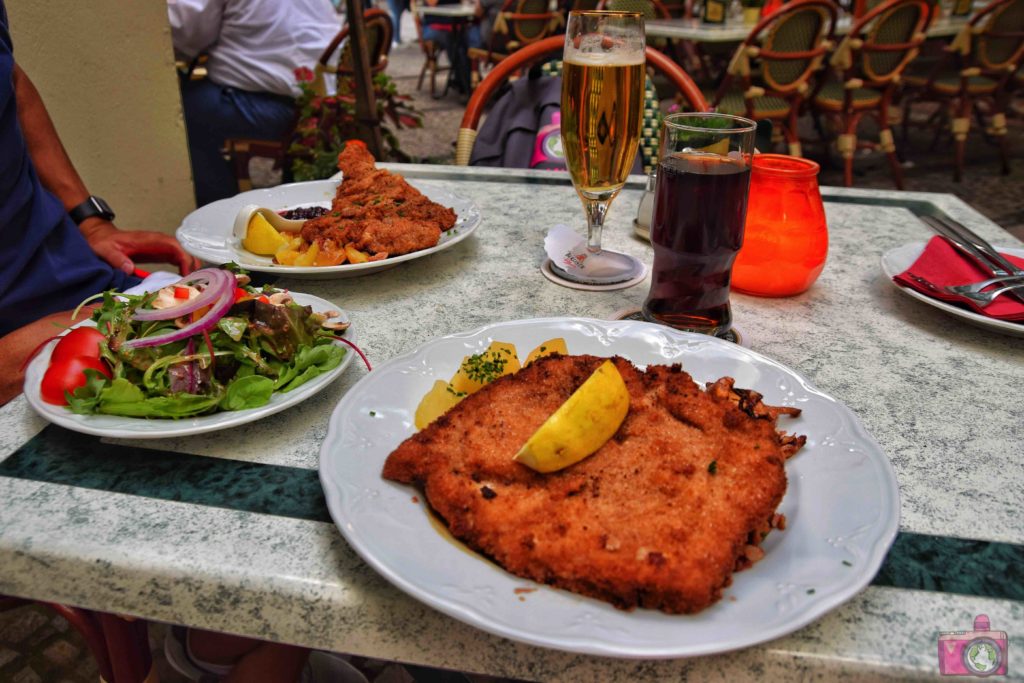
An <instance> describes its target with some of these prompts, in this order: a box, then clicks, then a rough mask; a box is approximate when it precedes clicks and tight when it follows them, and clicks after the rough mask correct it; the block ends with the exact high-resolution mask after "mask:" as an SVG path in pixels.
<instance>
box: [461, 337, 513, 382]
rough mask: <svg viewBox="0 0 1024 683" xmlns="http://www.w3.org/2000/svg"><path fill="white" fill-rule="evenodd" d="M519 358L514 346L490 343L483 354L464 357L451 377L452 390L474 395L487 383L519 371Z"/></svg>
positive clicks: (505, 343)
mask: <svg viewBox="0 0 1024 683" xmlns="http://www.w3.org/2000/svg"><path fill="white" fill-rule="evenodd" d="M519 367H520V366H519V356H518V355H517V353H516V347H515V345H514V344H509V343H508V342H500V341H492V342H491V345H490V346H488V347H487V350H485V351H484V352H483V353H478V354H475V355H472V356H466V357H465V358H463V359H462V363H460V364H459V370H458V372H456V373H455V376H454V377H452V382H451V384H452V389H454V390H455V391H456V392H458V393H463V394H472V393H475V392H476V391H478V390H479V389H480V387H482V386H483V385H485V384H487V383H488V382H493V381H494V380H496V379H498V378H499V377H502V376H504V375H511V374H512V373H513V372H518V371H519Z"/></svg>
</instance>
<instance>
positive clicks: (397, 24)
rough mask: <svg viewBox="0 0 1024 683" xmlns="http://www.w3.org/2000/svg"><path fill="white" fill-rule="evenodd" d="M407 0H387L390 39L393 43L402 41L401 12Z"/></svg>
mask: <svg viewBox="0 0 1024 683" xmlns="http://www.w3.org/2000/svg"><path fill="white" fill-rule="evenodd" d="M407 2H408V0H388V9H390V10H391V24H392V26H391V28H392V29H393V30H392V32H391V40H392V41H393V42H395V43H400V42H402V12H404V11H405V9H406V7H408V5H407Z"/></svg>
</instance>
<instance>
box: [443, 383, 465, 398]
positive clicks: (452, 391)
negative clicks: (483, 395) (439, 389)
mask: <svg viewBox="0 0 1024 683" xmlns="http://www.w3.org/2000/svg"><path fill="white" fill-rule="evenodd" d="M445 389H446V390H447V391H448V393H449V394H454V395H455V396H458V397H459V398H462V397H463V396H468V395H469V394H468V393H466V392H465V391H455V390H454V389H452V385H451V384H449V385H448V386H446V387H445Z"/></svg>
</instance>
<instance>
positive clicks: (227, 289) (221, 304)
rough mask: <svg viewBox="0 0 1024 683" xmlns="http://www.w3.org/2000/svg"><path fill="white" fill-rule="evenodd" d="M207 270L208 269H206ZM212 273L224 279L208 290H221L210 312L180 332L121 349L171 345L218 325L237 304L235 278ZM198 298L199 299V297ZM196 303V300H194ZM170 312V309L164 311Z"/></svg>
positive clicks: (136, 341) (133, 341)
mask: <svg viewBox="0 0 1024 683" xmlns="http://www.w3.org/2000/svg"><path fill="white" fill-rule="evenodd" d="M204 270H206V269H204ZM209 270H211V271H212V272H217V273H222V274H223V279H222V280H221V282H219V283H211V284H210V285H209V287H208V288H214V287H216V288H218V289H219V290H220V298H219V299H217V301H216V302H215V303H214V304H213V305H212V306H210V310H208V311H207V312H206V314H205V315H204V316H203V317H202V318H200V319H199V320H196V321H195V322H192V323H190V324H188V325H186V326H185V327H183V328H181V329H180V330H171V331H169V332H165V333H164V334H158V335H155V336H152V337H139V338H137V339H129V340H128V341H126V342H125V343H124V344H123V345H122V346H121V348H123V349H141V348H145V347H148V346H160V345H162V344H170V343H172V342H176V341H180V340H182V339H187V338H188V337H191V336H192V335H194V334H200V333H202V332H205V331H206V330H208V329H210V328H211V327H213V326H214V325H216V324H217V321H218V320H220V319H221V318H223V317H224V314H225V313H227V312H228V311H229V310H231V307H232V306H234V304H235V290H234V287H233V284H234V279H235V278H234V276H233V275H231V274H230V273H225V272H224V271H219V270H218V271H213V269H209ZM197 272H198V271H197ZM197 298H198V297H197ZM193 301H195V299H193ZM164 310H170V309H164Z"/></svg>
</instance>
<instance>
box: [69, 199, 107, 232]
mask: <svg viewBox="0 0 1024 683" xmlns="http://www.w3.org/2000/svg"><path fill="white" fill-rule="evenodd" d="M68 215H69V216H71V220H73V221H74V222H75V224H76V225H81V224H82V221H84V220H85V219H86V218H92V217H93V216H100V217H101V218H104V219H106V220H108V221H112V220H114V210H113V209H111V208H110V204H107V203H106V202H105V201H103V199H101V198H100V197H95V196H92V195H90V196H89V198H88V199H86V200H85V201H84V202H82V203H81V204H79V205H78V206H76V207H75V208H73V209H71V210H70V211H68Z"/></svg>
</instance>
